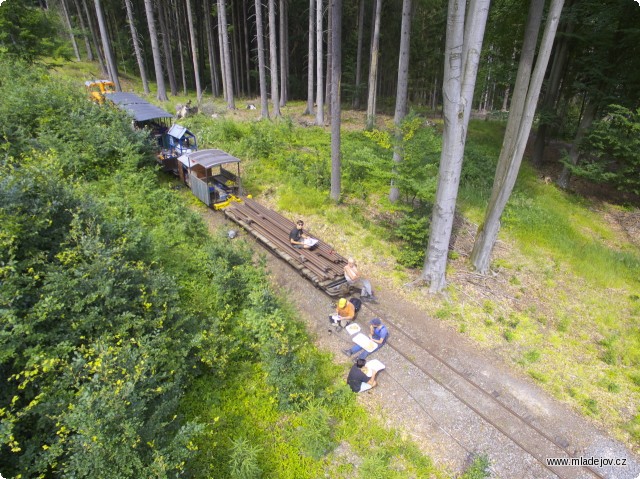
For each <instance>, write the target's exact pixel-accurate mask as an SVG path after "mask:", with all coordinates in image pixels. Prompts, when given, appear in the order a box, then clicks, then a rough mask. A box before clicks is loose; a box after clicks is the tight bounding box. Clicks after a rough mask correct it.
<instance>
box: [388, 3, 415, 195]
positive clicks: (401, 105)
mask: <svg viewBox="0 0 640 479" xmlns="http://www.w3.org/2000/svg"><path fill="white" fill-rule="evenodd" d="M401 30H402V32H401V36H400V58H399V60H398V87H397V92H396V111H395V116H394V118H393V124H394V127H395V134H394V136H395V143H394V147H393V162H394V164H395V165H397V164H398V163H400V162H401V161H402V156H403V152H402V143H401V142H402V132H401V131H400V124H401V123H402V120H403V119H404V117H405V115H406V114H407V88H408V84H409V47H410V39H411V0H403V2H402V27H401ZM395 169H396V168H395V166H394V172H395ZM399 197H400V190H398V187H397V186H396V185H395V183H394V180H393V176H392V177H391V189H390V191H389V201H391V202H395V201H397V200H398V198H399Z"/></svg>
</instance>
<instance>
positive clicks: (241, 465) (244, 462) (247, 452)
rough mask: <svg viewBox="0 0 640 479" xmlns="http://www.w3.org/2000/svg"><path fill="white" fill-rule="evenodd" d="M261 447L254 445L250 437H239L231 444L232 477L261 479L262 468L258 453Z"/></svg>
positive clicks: (234, 478) (236, 478) (235, 478)
mask: <svg viewBox="0 0 640 479" xmlns="http://www.w3.org/2000/svg"><path fill="white" fill-rule="evenodd" d="M260 452H261V449H260V447H258V446H254V445H252V444H251V442H250V441H249V440H248V439H245V438H242V437H241V438H237V439H234V440H233V443H232V446H231V462H230V468H231V477H232V479H259V478H260V477H262V469H261V468H260V461H259V459H258V455H259V454H260Z"/></svg>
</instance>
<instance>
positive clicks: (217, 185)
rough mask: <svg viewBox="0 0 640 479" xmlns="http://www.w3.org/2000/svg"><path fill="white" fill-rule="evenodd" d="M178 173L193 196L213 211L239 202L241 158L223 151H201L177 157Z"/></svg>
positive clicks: (240, 193) (240, 192)
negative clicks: (233, 202)
mask: <svg viewBox="0 0 640 479" xmlns="http://www.w3.org/2000/svg"><path fill="white" fill-rule="evenodd" d="M178 170H179V171H178V176H180V179H181V180H182V181H183V182H184V183H185V184H186V185H188V186H189V188H190V189H191V191H192V193H193V194H194V196H196V197H197V198H198V199H199V200H200V201H202V202H203V203H204V204H206V205H207V206H210V207H212V208H214V209H216V210H218V209H221V208H224V207H226V206H228V205H229V204H230V203H231V202H232V201H237V202H240V201H241V200H240V196H241V195H242V184H241V181H240V160H239V159H238V158H236V157H234V156H231V155H230V154H229V153H227V152H225V151H222V150H215V149H209V150H200V151H194V152H190V153H186V154H184V155H182V156H180V157H179V158H178Z"/></svg>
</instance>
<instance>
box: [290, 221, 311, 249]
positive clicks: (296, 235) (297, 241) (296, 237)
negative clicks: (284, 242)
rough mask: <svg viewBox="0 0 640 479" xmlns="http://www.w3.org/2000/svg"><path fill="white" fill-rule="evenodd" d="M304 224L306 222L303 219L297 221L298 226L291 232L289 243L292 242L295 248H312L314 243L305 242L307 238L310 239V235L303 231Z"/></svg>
mask: <svg viewBox="0 0 640 479" xmlns="http://www.w3.org/2000/svg"><path fill="white" fill-rule="evenodd" d="M303 226H304V222H303V221H302V220H298V221H297V222H296V227H295V228H294V229H292V230H291V233H289V243H291V246H293V247H294V248H304V249H310V248H312V245H308V244H305V242H304V240H305V239H310V237H309V236H308V235H306V234H305V232H304V231H302V227H303Z"/></svg>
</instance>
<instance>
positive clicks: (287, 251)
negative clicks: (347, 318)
mask: <svg viewBox="0 0 640 479" xmlns="http://www.w3.org/2000/svg"><path fill="white" fill-rule="evenodd" d="M224 214H225V215H226V216H227V218H229V219H231V220H232V221H234V222H236V223H238V224H239V225H240V226H242V227H243V228H244V229H245V230H247V231H248V232H249V233H250V234H251V235H253V236H254V237H255V238H256V239H257V240H258V241H260V242H261V243H263V244H264V245H265V246H266V247H267V248H268V249H270V250H271V251H272V252H273V253H275V254H276V255H278V256H280V257H281V258H282V259H284V260H285V261H286V262H287V263H289V264H290V265H291V266H293V267H294V268H295V269H296V270H297V271H298V272H299V273H300V274H301V275H302V276H304V277H305V278H307V279H309V280H310V281H311V282H312V283H313V284H314V285H316V286H317V287H318V288H320V289H322V290H324V291H325V292H326V293H327V294H329V295H330V296H346V295H347V294H348V293H349V285H348V284H347V282H346V280H345V279H344V266H345V265H346V264H347V260H346V259H345V258H344V257H342V256H340V255H339V254H338V253H336V251H335V250H334V249H333V247H332V246H331V245H328V244H327V243H325V242H324V241H322V240H321V239H320V238H317V239H318V244H317V245H316V247H315V248H313V249H312V250H309V249H297V248H294V247H293V246H291V243H290V242H289V233H290V232H291V230H293V229H294V228H295V227H296V226H295V224H294V223H293V221H291V220H288V219H287V218H285V217H284V216H282V215H280V214H278V213H276V212H275V211H272V210H270V209H269V208H266V207H264V206H262V205H261V204H260V203H258V202H257V201H255V200H252V199H250V198H245V197H243V198H242V202H241V203H232V204H230V205H229V206H228V207H227V208H225V210H224Z"/></svg>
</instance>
